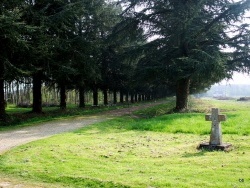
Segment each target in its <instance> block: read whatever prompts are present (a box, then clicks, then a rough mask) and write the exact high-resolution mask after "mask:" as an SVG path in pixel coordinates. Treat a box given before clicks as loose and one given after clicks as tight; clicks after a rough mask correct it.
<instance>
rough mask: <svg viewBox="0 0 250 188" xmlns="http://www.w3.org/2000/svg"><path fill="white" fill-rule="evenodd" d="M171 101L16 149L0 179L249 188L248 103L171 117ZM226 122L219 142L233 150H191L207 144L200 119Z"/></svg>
mask: <svg viewBox="0 0 250 188" xmlns="http://www.w3.org/2000/svg"><path fill="white" fill-rule="evenodd" d="M173 106H174V100H173V99H168V103H167V104H164V105H159V106H158V107H153V108H150V109H145V110H141V111H137V112H136V113H134V115H133V116H125V117H120V118H116V119H114V120H110V121H106V122H103V123H98V124H95V125H93V126H90V127H86V128H83V129H81V130H78V131H75V132H72V133H66V134H60V135H57V136H53V137H51V138H48V139H45V140H40V141H36V142H32V143H29V144H26V145H24V146H20V147H17V148H15V149H13V150H11V151H9V152H7V153H5V154H4V155H2V156H0V173H3V174H5V175H7V176H13V177H17V178H22V179H23V180H25V181H26V182H30V181H32V182H44V183H47V184H48V187H49V185H53V186H57V187H79V188H82V187H93V188H94V187H136V188H138V187H142V188H149V187H150V188H153V187H162V188H165V187H173V188H174V187H175V188H176V187H178V188H179V187H186V188H189V187H204V188H206V187H218V188H219V187H221V188H222V187H223V188H224V187H226V188H227V187H228V188H229V187H230V188H231V187H237V188H240V187H242V188H243V187H244V188H245V187H250V157H249V153H250V144H249V143H250V102H237V101H216V100H208V99H204V100H197V99H192V100H191V102H190V107H191V109H190V112H189V113H181V114H179V113H171V111H172V108H173ZM211 107H219V108H220V109H221V113H223V114H226V115H227V116H228V120H227V121H226V122H223V123H222V129H223V140H224V142H230V143H231V144H233V146H234V147H233V150H232V151H229V152H223V151H213V152H211V151H206V150H197V149H196V147H197V146H198V144H199V143H201V142H202V141H208V140H209V132H210V124H211V122H206V121H205V118H204V116H205V114H206V113H209V112H210V108H211Z"/></svg>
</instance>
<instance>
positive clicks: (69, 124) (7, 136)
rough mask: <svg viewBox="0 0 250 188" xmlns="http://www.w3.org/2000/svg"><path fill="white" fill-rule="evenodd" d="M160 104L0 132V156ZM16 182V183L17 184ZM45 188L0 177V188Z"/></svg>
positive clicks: (155, 103)
mask: <svg viewBox="0 0 250 188" xmlns="http://www.w3.org/2000/svg"><path fill="white" fill-rule="evenodd" d="M161 103H162V102H154V103H148V104H144V105H140V106H133V107H128V108H123V109H119V110H112V111H108V112H103V113H100V114H96V115H91V116H82V117H78V118H74V119H70V120H60V121H53V122H47V123H42V124H40V125H36V126H31V127H24V128H20V129H18V130H12V131H4V132H0V155H1V154H3V153H4V152H6V151H8V150H10V149H11V148H13V147H16V146H19V145H23V144H25V143H28V142H31V141H35V140H39V139H43V138H47V137H50V136H52V135H55V134H60V133H63V132H69V131H73V130H76V129H79V128H82V127H84V126H87V125H91V124H94V123H97V122H102V121H105V120H108V119H112V118H113V117H117V116H122V115H129V114H131V112H133V111H136V110H139V109H144V108H148V107H151V106H155V105H158V104H161ZM17 182H18V183H17ZM29 187H46V186H45V185H42V186H41V185H35V184H33V185H27V184H25V183H24V182H21V183H20V182H19V181H17V180H13V179H10V178H8V177H3V176H1V175H0V188H29Z"/></svg>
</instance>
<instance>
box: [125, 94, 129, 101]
mask: <svg viewBox="0 0 250 188" xmlns="http://www.w3.org/2000/svg"><path fill="white" fill-rule="evenodd" d="M128 97H129V95H128V92H126V96H125V101H126V103H128V102H129V101H128Z"/></svg>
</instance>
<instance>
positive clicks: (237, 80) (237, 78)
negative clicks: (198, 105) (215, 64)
mask: <svg viewBox="0 0 250 188" xmlns="http://www.w3.org/2000/svg"><path fill="white" fill-rule="evenodd" d="M219 84H220V85H232V84H248V85H250V75H248V74H243V73H238V72H235V73H234V75H233V79H231V80H223V81H222V82H220V83H219Z"/></svg>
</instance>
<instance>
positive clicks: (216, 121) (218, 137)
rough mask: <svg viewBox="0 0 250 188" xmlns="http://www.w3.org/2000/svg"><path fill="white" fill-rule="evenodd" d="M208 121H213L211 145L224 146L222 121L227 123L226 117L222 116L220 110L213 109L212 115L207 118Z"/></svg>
mask: <svg viewBox="0 0 250 188" xmlns="http://www.w3.org/2000/svg"><path fill="white" fill-rule="evenodd" d="M205 119H206V121H212V126H211V134H210V142H209V145H212V146H213V145H214V146H217V145H222V132H221V126H220V122H221V121H226V115H221V114H220V110H219V109H218V108H212V114H211V115H206V116H205Z"/></svg>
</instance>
